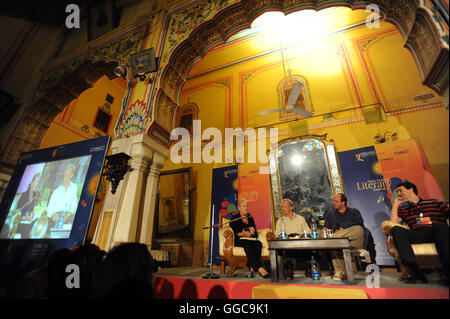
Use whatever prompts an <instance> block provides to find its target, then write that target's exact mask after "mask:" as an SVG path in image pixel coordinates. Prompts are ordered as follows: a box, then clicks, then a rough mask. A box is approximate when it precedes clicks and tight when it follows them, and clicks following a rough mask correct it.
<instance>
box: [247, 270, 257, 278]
mask: <svg viewBox="0 0 450 319" xmlns="http://www.w3.org/2000/svg"><path fill="white" fill-rule="evenodd" d="M253 277H255V274H254V273H253V271H252V269H251V268H249V269H248V272H247V278H253Z"/></svg>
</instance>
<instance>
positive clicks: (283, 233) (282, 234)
mask: <svg viewBox="0 0 450 319" xmlns="http://www.w3.org/2000/svg"><path fill="white" fill-rule="evenodd" d="M283 222H284V218H281V223H282V224H281V232H280V238H281V239H286V238H287V233H286V226H284V224H283Z"/></svg>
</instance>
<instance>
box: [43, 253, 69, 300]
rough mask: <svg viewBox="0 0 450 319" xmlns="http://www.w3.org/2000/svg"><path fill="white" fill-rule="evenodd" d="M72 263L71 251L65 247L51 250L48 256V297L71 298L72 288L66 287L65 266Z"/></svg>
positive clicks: (66, 274)
mask: <svg viewBox="0 0 450 319" xmlns="http://www.w3.org/2000/svg"><path fill="white" fill-rule="evenodd" d="M69 264H73V252H72V251H71V250H69V249H67V248H62V249H59V250H56V251H55V252H53V253H52V254H51V255H50V257H49V258H48V262H47V272H48V293H47V297H48V298H49V299H68V298H71V295H72V294H73V290H71V289H69V288H67V286H66V278H67V276H68V275H69V274H68V273H66V267H67V265H69Z"/></svg>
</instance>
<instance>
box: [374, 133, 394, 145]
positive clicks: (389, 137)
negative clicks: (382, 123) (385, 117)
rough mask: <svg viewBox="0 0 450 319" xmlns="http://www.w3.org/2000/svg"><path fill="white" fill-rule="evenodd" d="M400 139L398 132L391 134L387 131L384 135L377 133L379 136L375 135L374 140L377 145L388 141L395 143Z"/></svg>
mask: <svg viewBox="0 0 450 319" xmlns="http://www.w3.org/2000/svg"><path fill="white" fill-rule="evenodd" d="M397 138H398V133H397V132H394V133H392V132H390V131H386V132H384V134H383V135H381V134H380V133H377V135H375V136H374V137H373V140H374V142H375V143H384V142H386V141H388V140H390V141H395V140H396V139H397Z"/></svg>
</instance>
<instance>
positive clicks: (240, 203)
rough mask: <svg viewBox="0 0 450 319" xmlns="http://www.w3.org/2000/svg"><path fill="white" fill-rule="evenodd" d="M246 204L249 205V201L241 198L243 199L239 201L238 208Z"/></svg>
mask: <svg viewBox="0 0 450 319" xmlns="http://www.w3.org/2000/svg"><path fill="white" fill-rule="evenodd" d="M245 203H247V204H248V200H247V199H246V198H241V199H239V204H238V206H242V204H245Z"/></svg>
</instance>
